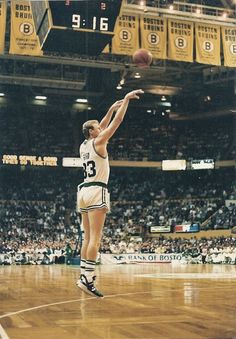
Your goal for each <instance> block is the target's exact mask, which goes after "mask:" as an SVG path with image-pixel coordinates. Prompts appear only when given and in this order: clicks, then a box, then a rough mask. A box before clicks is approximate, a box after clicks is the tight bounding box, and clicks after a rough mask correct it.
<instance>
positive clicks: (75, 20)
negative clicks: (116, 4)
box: [72, 14, 109, 32]
mask: <svg viewBox="0 0 236 339" xmlns="http://www.w3.org/2000/svg"><path fill="white" fill-rule="evenodd" d="M108 23H109V21H108V18H105V17H96V16H92V17H89V18H86V19H85V18H83V17H82V16H81V15H79V14H73V15H72V28H77V29H78V28H86V29H91V30H94V31H104V32H107V31H108V29H109V27H108Z"/></svg>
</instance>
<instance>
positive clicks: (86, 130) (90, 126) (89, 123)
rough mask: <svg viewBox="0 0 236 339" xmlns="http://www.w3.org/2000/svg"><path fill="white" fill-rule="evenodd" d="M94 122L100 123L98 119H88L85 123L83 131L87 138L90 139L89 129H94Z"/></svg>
mask: <svg viewBox="0 0 236 339" xmlns="http://www.w3.org/2000/svg"><path fill="white" fill-rule="evenodd" d="M94 124H98V121H97V120H88V121H86V122H85V123H84V124H83V127H82V131H83V134H84V137H85V139H88V138H89V137H90V133H89V130H90V129H93V125H94Z"/></svg>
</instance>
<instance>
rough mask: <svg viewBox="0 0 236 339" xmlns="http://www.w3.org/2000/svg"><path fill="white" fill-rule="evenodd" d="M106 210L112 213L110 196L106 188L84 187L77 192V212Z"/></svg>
mask: <svg viewBox="0 0 236 339" xmlns="http://www.w3.org/2000/svg"><path fill="white" fill-rule="evenodd" d="M101 208H105V209H106V211H107V212H109V211H110V194H109V192H108V190H107V188H105V187H101V186H90V187H82V188H81V189H78V192H77V211H78V212H80V213H87V212H88V211H91V210H94V209H101Z"/></svg>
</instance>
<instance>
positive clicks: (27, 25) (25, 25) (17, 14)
mask: <svg viewBox="0 0 236 339" xmlns="http://www.w3.org/2000/svg"><path fill="white" fill-rule="evenodd" d="M9 53H11V54H22V55H43V52H42V51H41V49H40V44H39V39H38V36H37V35H36V32H35V26H34V21H33V15H32V10H31V4H30V1H21V0H12V1H11V37H10V50H9Z"/></svg>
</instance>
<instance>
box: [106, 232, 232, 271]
mask: <svg viewBox="0 0 236 339" xmlns="http://www.w3.org/2000/svg"><path fill="white" fill-rule="evenodd" d="M101 252H102V253H107V254H125V253H130V254H131V253H156V254H170V253H175V254H181V255H182V262H188V263H189V262H190V263H228V264H229V263H231V264H236V238H235V237H232V236H229V237H224V236H222V237H211V238H204V237H202V238H196V237H194V236H193V237H191V238H190V239H185V238H184V237H183V238H181V237H176V238H171V237H168V236H162V235H161V236H159V237H157V238H149V239H148V240H147V241H144V242H143V241H141V239H139V238H136V239H135V237H131V238H130V239H129V241H125V240H120V241H116V242H113V243H111V242H110V239H109V238H107V237H104V239H103V242H102V246H101Z"/></svg>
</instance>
